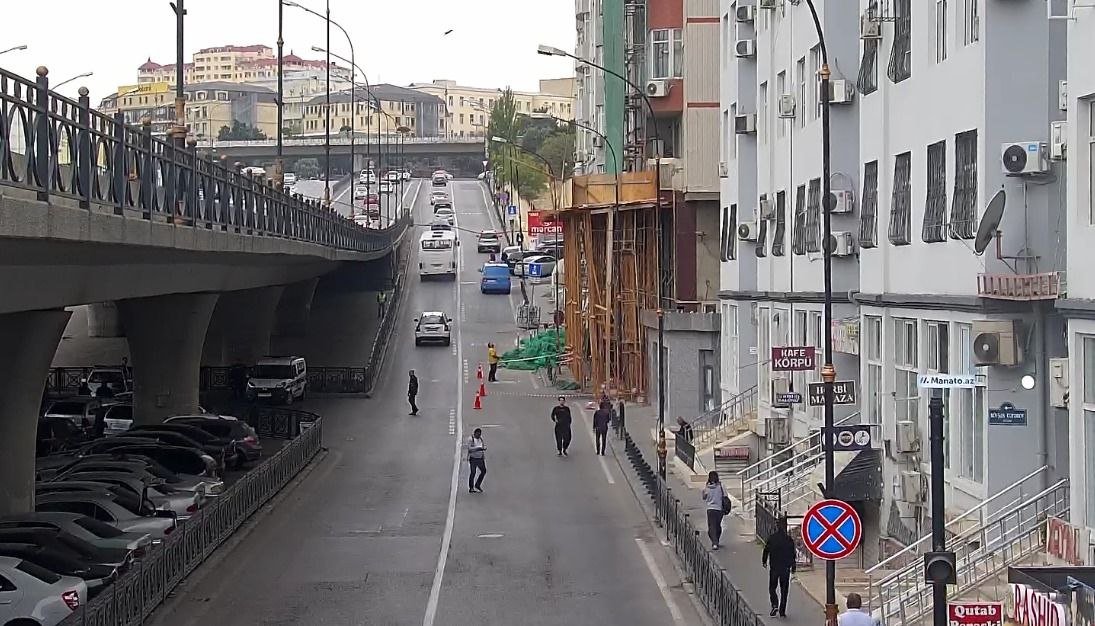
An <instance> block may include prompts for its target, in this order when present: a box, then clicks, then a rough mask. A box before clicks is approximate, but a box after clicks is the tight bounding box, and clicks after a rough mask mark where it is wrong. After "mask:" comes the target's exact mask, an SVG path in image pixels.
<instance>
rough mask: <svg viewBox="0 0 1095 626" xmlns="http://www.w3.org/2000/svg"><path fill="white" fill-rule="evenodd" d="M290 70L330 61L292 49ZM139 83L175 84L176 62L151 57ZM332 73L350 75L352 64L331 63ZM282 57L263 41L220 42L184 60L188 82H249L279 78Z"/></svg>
mask: <svg viewBox="0 0 1095 626" xmlns="http://www.w3.org/2000/svg"><path fill="white" fill-rule="evenodd" d="M282 66H283V68H284V71H285V72H286V73H290V72H296V71H308V70H312V71H315V70H319V71H321V72H323V71H325V70H326V67H327V62H326V61H319V60H310V59H302V58H301V57H299V56H297V55H295V54H293V52H292V51H290V52H289V54H286V55H284V56H283V57H282ZM137 72H138V74H137V82H138V83H159V82H165V83H168V84H169V85H174V84H175V76H176V64H174V63H170V64H167V65H160V64H159V63H156V62H155V61H153V60H152V59H151V58H149V59H148V60H147V61H145V62H144V63H142V64H141V66H140V67H138V68H137ZM331 74H332V76H338V77H339V78H342V79H344V80H346V79H349V76H350V71H349V69H348V68H344V67H340V66H339V65H338V64H337V63H334V62H332V63H331ZM277 75H278V59H277V55H276V54H275V53H274V50H273V49H272V48H270V47H269V46H264V45H261V44H258V45H251V46H235V45H227V46H217V47H214V48H202V49H201V50H198V51H197V52H195V53H194V55H193V57H192V62H191V63H185V64H183V80H184V81H185V82H187V83H201V82H213V81H224V82H231V83H249V82H254V81H259V80H262V79H270V78H273V79H276V78H277Z"/></svg>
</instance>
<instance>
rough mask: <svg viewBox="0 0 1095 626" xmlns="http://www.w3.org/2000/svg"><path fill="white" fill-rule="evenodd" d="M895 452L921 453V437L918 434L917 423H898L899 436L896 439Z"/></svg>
mask: <svg viewBox="0 0 1095 626" xmlns="http://www.w3.org/2000/svg"><path fill="white" fill-rule="evenodd" d="M893 451H894V452H896V453H898V454H909V453H911V452H919V451H920V436H919V435H917V432H916V422H914V421H910V420H905V421H901V422H898V423H897V436H896V437H894V450H893Z"/></svg>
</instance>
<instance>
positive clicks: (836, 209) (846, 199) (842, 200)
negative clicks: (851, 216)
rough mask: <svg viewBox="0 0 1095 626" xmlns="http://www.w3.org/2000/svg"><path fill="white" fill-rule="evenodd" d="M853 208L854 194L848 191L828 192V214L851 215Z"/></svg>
mask: <svg viewBox="0 0 1095 626" xmlns="http://www.w3.org/2000/svg"><path fill="white" fill-rule="evenodd" d="M854 208H855V192H854V191H852V190H850V189H834V190H833V191H830V192H829V212H830V213H851V212H852V209H854Z"/></svg>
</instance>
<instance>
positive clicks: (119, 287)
mask: <svg viewBox="0 0 1095 626" xmlns="http://www.w3.org/2000/svg"><path fill="white" fill-rule="evenodd" d="M80 94H81V95H80V97H79V98H78V99H76V100H72V99H69V98H65V97H63V96H61V95H59V94H57V93H54V92H52V91H50V90H49V81H48V72H47V71H46V68H39V71H38V76H37V78H36V79H35V80H28V79H26V78H23V77H20V76H17V75H15V74H11V73H9V72H6V71H4V70H2V69H0V293H2V294H3V297H2V298H0V354H3V355H4V358H3V359H0V380H4V381H5V387H6V390H5V393H3V394H0V477H3V478H0V514H4V513H7V512H10V511H26V510H32V509H33V482H34V481H33V478H34V476H33V472H34V451H35V431H36V425H37V416H38V411H39V405H40V402H41V400H42V396H43V388H44V382H45V380H46V376H47V373H48V370H49V366H50V364H51V361H52V359H53V355H54V353H55V351H56V348H57V345H58V341H59V340H60V337H61V333H62V331H63V330H64V328H65V325H66V323H67V321H68V319H69V316H70V315H71V312H70V311H69V310H66V307H71V306H74V305H85V304H87V305H92V307H91V312H92V313H93V314H94V313H97V314H98V315H91V317H92V318H96V319H95V320H94V321H89V325H95V326H96V329H97V330H98V332H105V333H109V332H115V333H119V334H124V336H125V337H126V338H127V341H128V344H129V352H130V355H131V365H132V366H133V377H134V387H135V389H134V416H135V418H136V420H137V421H138V422H146V423H148V422H159V421H161V420H162V419H163V418H164V417H166V416H169V415H172V414H180V413H192V412H195V411H196V410H197V408H198V374H199V366H200V364H201V360H202V358H203V352H204V353H205V354H206V357H207V358H208V355H209V354H213V355H215V356H214V358H216V359H219V360H221V361H222V362H223V364H225V365H228V364H232V363H235V362H242V363H253V362H254V360H255V359H256V358H257V357H259V356H261V355H263V354H266V353H268V351H269V345H270V337H271V334H272V333H273V332H275V329H282V331H283V332H286V333H290V334H291V333H293V332H301V331H300V330H299V329H300V328H302V327H303V325H302V323H301V320H304V319H306V318H307V316H308V312H309V310H310V307H311V303H312V299H313V295H314V294H315V292H316V291H317V287H318V286H319V284H320V282H321V279H322V280H324V281H328V282H330V283H331V286H330V288H332V289H338V290H342V291H349V292H355V293H356V294H357V295H356V298H355V299H353V300H351V301H352V302H366V301H370V300H371V299H372V298H371V296H368V295H367V294H366V292H372V291H375V290H376V289H377V288H379V287H380V286H381V285H383V284H384V283H385V281H387V280H390V278H391V276H392V270H393V267H394V259H395V256H396V254H394V253H395V252H397V250H398V247H399V245H400V243H401V241H402V240H403V238H404V236H405V235H406V233H407V231H408V229H409V227H410V221H411V220H410V214H409V211H408V210H407V209H406V208H403V207H400V208H399V213H398V214H394V213H393V215H392V219H391V220H390V221H388V222H386V223H387V224H389V226H387V227H386V228H383V229H379V230H367V229H365V228H362V227H360V226H358V225H356V224H355V223H354V222H353V221H352V220H350V219H348V218H346V217H344V216H342V215H340V214H339V213H338V212H336V211H332V210H330V209H329V208H327V207H325V206H322V205H321V204H320V203H319V202H317V201H315V200H308V199H304V198H302V197H300V196H290V195H288V194H286V193H284V192H283V191H282V190H280V189H276V188H274V187H273V186H272V185H271V183H269V182H268V181H263V180H261V179H256V178H254V177H251V176H249V175H244V174H242V173H240V171H239V170H238V169H236V168H234V167H225V166H224V165H222V164H221V162H219V161H218V160H215V159H213V158H212V157H210V156H208V155H201V154H199V152H198V151H197V150H196V148H195V147H194V146H193V145H191V146H176V145H175V144H173V143H171V142H170V141H165V140H161V139H158V138H155V137H153V136H152V134H151V131H150V127H148V126H144V127H133V126H128V125H126V124H125V123H124V121H123V120H121V119H120V118H119V117H112V116H106V115H103V114H101V113H99V112H97V111H94V110H93V109H92V108H91V106H90V103H89V100H88V96H87V90H86V89H81V90H80ZM412 184H421V183H420V181H419V182H415V183H412ZM341 302H346V300H345V299H344V300H342V301H341ZM345 309H346V310H345V312H344V313H343V314H344V315H346V316H347V317H348V318H350V319H352V318H353V317H355V316H357V315H359V314H360V311H355V310H354V309H353V307H352V306H347V307H345ZM111 316H113V318H114V319H113V320H110V319H107V318H108V317H111ZM294 328H295V329H297V330H296V331H294ZM111 329H113V330H111ZM211 344H215V345H211Z"/></svg>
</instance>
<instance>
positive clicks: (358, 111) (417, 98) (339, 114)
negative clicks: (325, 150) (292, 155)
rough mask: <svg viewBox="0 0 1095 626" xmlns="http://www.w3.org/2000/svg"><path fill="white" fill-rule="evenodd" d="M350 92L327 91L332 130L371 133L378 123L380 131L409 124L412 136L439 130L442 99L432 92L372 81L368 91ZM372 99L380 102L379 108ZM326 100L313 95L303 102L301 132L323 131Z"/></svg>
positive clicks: (386, 132) (392, 130) (393, 131)
mask: <svg viewBox="0 0 1095 626" xmlns="http://www.w3.org/2000/svg"><path fill="white" fill-rule="evenodd" d="M353 96H354V97H351V93H350V92H349V91H341V92H338V93H333V94H331V132H332V133H343V134H345V133H348V132H349V129H350V128H351V126H353V127H354V129H355V130H356V132H357V133H358V134H359V135H368V134H373V135H375V134H376V132H377V126H378V125H379V127H380V132H381V133H382V134H383V135H394V134H396V129H397V128H399V127H401V126H403V127H406V128H409V129H410V133H409V134H410V135H411V136H414V137H437V136H438V134H439V130H438V129H439V128H440V121H441V115H442V114H443V112H444V103H443V102H442V100H441V99H440V98H438V97H436V96H432V95H430V94H428V93H423V92H421V91H418V90H416V89H408V88H406V87H397V86H395V85H387V84H381V85H372V86H371V87H370V90H369V91H368V92H367V91H366V90H365V89H358V91H357V93H356V94H353ZM370 96H372V97H370ZM351 101H354V102H351ZM376 101H379V102H380V105H381V110H380V111H378V110H377V108H376V104H375V102H376ZM326 103H327V96H326V94H323V95H317V96H314V97H313V98H311V99H309V100H308V101H307V102H305V103H304V106H303V117H302V119H301V128H302V132H301V134H302V135H323V134H324V133H325V132H326V121H327V114H326V108H325V107H326ZM351 109H353V110H351ZM354 116H356V119H354Z"/></svg>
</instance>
